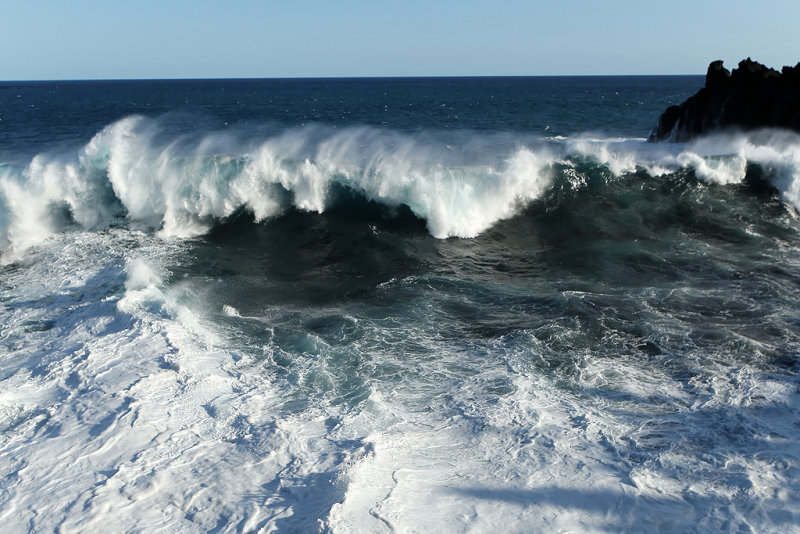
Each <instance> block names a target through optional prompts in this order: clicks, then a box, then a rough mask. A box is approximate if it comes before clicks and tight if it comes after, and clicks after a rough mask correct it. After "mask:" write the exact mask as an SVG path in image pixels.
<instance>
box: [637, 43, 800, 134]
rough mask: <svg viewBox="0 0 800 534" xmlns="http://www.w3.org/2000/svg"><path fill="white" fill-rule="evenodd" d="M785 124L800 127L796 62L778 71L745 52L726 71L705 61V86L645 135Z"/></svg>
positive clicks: (670, 109)
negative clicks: (730, 68) (739, 59)
mask: <svg viewBox="0 0 800 534" xmlns="http://www.w3.org/2000/svg"><path fill="white" fill-rule="evenodd" d="M766 127H772V128H787V129H791V130H795V131H799V132H800V63H798V64H797V65H795V66H794V67H783V70H782V72H778V71H776V70H774V69H770V68H767V67H765V66H764V65H762V64H760V63H758V62H755V61H752V60H751V59H750V58H747V59H745V60H743V61H741V62H739V66H738V68H736V69H733V72H729V71H728V70H727V69H726V68H725V67H723V66H722V61H714V62H712V63H711V64H710V65H709V66H708V73H707V74H706V86H705V87H704V88H702V89H700V90H699V91H698V92H697V94H695V95H694V96H692V97H690V98H689V99H688V100H686V102H684V103H683V104H681V105H680V106H670V107H668V108H667V109H666V111H664V113H663V114H662V115H661V118H660V119H659V121H658V126H656V128H655V129H654V130H653V131H652V132H651V133H650V139H649V140H650V141H664V140H670V141H687V140H689V139H691V138H693V137H695V136H697V135H700V134H704V133H708V132H712V131H718V130H726V129H740V130H751V129H754V128H766Z"/></svg>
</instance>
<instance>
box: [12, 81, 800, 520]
mask: <svg viewBox="0 0 800 534" xmlns="http://www.w3.org/2000/svg"><path fill="white" fill-rule="evenodd" d="M703 81H704V79H703V77H702V76H684V77H680V76H664V77H547V78H405V79H401V78H397V79H297V80H201V81H91V82H35V83H34V82H24V83H23V82H20V83H16V82H3V83H0V525H2V531H3V532H4V533H18V532H60V533H69V532H81V533H83V532H98V533H101V532H103V533H104V532H109V531H112V532H169V533H193V532H301V533H307V532H331V533H368V532H377V533H380V532H398V533H399V532H419V533H429V532H431V533H432V532H478V533H480V532H520V533H522V532H676V533H683V532H719V531H722V532H736V533H745V532H758V533H764V532H770V533H781V534H783V533H787V532H800V526H799V525H800V389H799V386H800V380H799V379H798V370H800V220H798V214H797V210H798V209H799V208H800V135H798V134H795V133H789V132H781V131H775V130H772V131H770V130H763V131H758V132H746V133H729V134H725V135H715V136H709V137H705V138H701V139H698V140H696V141H694V142H690V143H661V144H653V143H648V142H647V141H646V138H647V136H648V134H649V132H650V129H651V128H652V127H653V126H655V124H656V123H657V121H658V117H659V115H660V113H661V112H662V111H663V110H664V109H665V108H666V107H667V106H668V105H670V104H678V103H680V102H682V101H683V100H684V99H686V98H687V97H688V96H690V95H692V94H694V93H695V92H696V91H697V90H698V89H699V88H700V87H701V86H702V84H703Z"/></svg>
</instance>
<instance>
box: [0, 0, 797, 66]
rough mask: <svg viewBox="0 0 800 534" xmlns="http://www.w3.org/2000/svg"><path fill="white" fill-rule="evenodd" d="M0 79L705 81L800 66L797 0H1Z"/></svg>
mask: <svg viewBox="0 0 800 534" xmlns="http://www.w3.org/2000/svg"><path fill="white" fill-rule="evenodd" d="M0 20H2V21H3V25H2V26H3V29H2V31H0V79H3V80H32V79H94V78H225V77H296V76H297V77H306V76H459V75H551V74H552V75H562V74H703V73H704V72H705V69H706V66H707V65H708V63H709V62H710V61H711V60H714V59H723V60H725V63H726V65H727V66H728V67H733V66H734V65H735V64H736V63H737V62H738V61H739V60H741V59H743V58H744V57H748V56H750V57H752V58H753V59H755V60H758V61H761V62H762V63H765V64H767V65H769V66H773V67H778V68H779V67H780V66H782V65H785V64H792V65H794V64H796V63H797V62H798V61H800V31H798V30H797V25H798V22H800V1H798V0H762V1H760V2H756V1H754V0H749V1H740V0H725V1H722V0H693V1H687V0H671V1H660V2H649V1H647V0H635V1H634V0H605V1H589V0H551V1H547V2H536V1H518V0H495V1H494V2H488V1H471V0H463V1H459V2H456V1H449V2H445V1H439V0H427V1H421V0H406V1H405V2H399V1H395V2H382V1H379V0H374V1H372V2H367V1H363V2H362V1H354V0H340V1H333V0H332V1H329V2H322V1H314V0H307V1H303V0H295V1H294V2H283V3H278V2H268V1H260V2H259V1H253V0H241V1H237V0H230V1H227V2H224V1H221V0H218V1H211V0H194V1H189V0H160V1H151V0H138V1H122V0H105V1H97V0H72V1H70V2H61V1H58V0H52V1H49V2H46V1H42V0H24V1H20V0H2V2H0Z"/></svg>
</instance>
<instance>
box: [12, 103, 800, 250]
mask: <svg viewBox="0 0 800 534" xmlns="http://www.w3.org/2000/svg"><path fill="white" fill-rule="evenodd" d="M750 165H757V166H758V167H759V168H760V169H761V171H763V172H762V174H763V175H764V176H765V177H766V178H767V180H768V181H769V183H771V185H772V186H774V187H775V188H776V189H777V191H778V192H779V193H780V194H781V196H782V198H783V199H784V200H785V201H786V202H787V203H788V204H789V205H791V206H793V207H795V208H796V207H800V180H798V177H800V136H798V135H796V134H791V133H788V132H782V131H760V132H754V133H750V134H734V135H717V136H712V137H706V138H703V139H699V140H697V141H695V142H692V143H689V144H669V145H667V144H661V145H653V144H649V143H646V142H645V140H644V139H602V138H600V139H598V138H591V137H576V138H546V139H541V138H540V139H531V138H522V137H519V136H518V137H516V138H514V137H503V136H499V135H495V136H492V135H488V134H487V135H483V136H481V135H479V134H476V133H468V132H462V133H461V134H449V136H444V135H443V134H437V133H436V132H428V133H421V134H417V135H412V134H401V133H397V132H387V131H385V130H377V129H374V128H369V127H357V128H347V129H335V128H331V127H322V126H309V127H295V128H288V129H283V130H281V131H277V132H273V133H272V134H269V135H264V136H263V137H260V138H257V139H253V138H252V136H250V137H248V136H247V135H243V134H242V133H239V134H229V133H221V132H216V133H214V132H212V133H206V134H202V135H194V136H190V135H174V134H170V133H169V132H168V131H167V129H166V128H164V127H163V123H162V122H161V121H160V120H159V119H150V118H146V117H143V116H130V117H127V118H124V119H121V120H119V121H117V122H115V123H113V124H111V125H109V126H107V127H106V128H105V129H103V130H102V131H101V132H99V133H98V134H96V135H95V136H94V138H92V139H91V141H90V142H89V143H88V144H86V146H84V147H83V148H82V149H80V150H79V151H77V153H74V152H73V153H72V154H71V155H67V156H65V155H63V154H57V153H41V154H38V155H36V156H35V157H33V158H32V159H31V160H30V162H29V163H28V164H27V166H22V167H20V166H14V165H12V164H10V163H5V164H2V165H0V250H2V251H3V260H4V262H5V263H7V262H8V261H13V260H14V258H16V257H18V256H19V255H20V254H21V253H22V252H23V251H25V250H26V249H28V248H29V247H31V246H33V245H36V244H38V243H41V242H42V241H43V240H44V239H46V238H47V237H48V236H50V235H52V234H54V233H57V232H59V231H62V230H64V229H65V228H66V227H69V226H70V225H75V224H77V225H79V226H80V227H82V228H84V229H88V230H97V229H103V228H107V227H110V226H114V225H118V224H126V225H130V226H131V227H134V228H141V229H149V230H156V231H157V232H158V233H159V235H161V236H163V237H168V236H177V237H190V236H196V235H201V234H204V233H205V232H207V231H208V230H209V229H210V228H211V227H213V226H214V224H216V223H217V222H219V221H221V220H224V219H226V218H228V217H230V216H231V215H232V214H234V213H236V212H238V211H240V210H243V209H244V210H247V211H249V212H251V213H252V214H253V216H254V218H255V219H256V220H257V221H264V220H266V219H269V218H271V217H274V216H276V215H279V214H281V213H283V212H285V211H286V210H288V209H297V210H304V211H310V212H317V213H322V212H324V211H325V210H326V209H328V208H329V207H330V206H331V204H332V203H334V202H335V198H333V197H334V195H332V194H331V191H332V189H333V188H343V189H346V190H349V191H351V192H352V193H353V194H357V195H361V196H363V197H365V198H366V199H367V200H368V201H372V202H377V203H380V204H382V205H385V206H388V207H390V208H394V207H399V206H407V207H408V208H409V209H410V210H411V212H413V214H414V215H416V216H417V217H419V218H421V219H423V220H424V221H425V223H426V225H427V228H428V231H429V232H430V234H431V235H432V236H434V237H436V238H446V237H474V236H476V235H478V234H480V233H482V232H483V231H485V230H487V229H488V228H490V227H491V226H492V225H494V224H495V223H496V222H498V221H500V220H503V219H508V218H510V217H513V216H515V215H516V214H518V213H519V212H520V211H521V210H522V209H523V208H524V207H525V206H527V205H529V204H530V203H531V202H533V201H535V200H536V199H539V198H540V197H542V195H543V193H544V192H545V191H546V190H547V189H548V188H549V187H550V186H551V185H552V184H553V183H554V181H557V180H567V181H568V182H569V183H570V184H572V185H574V186H575V187H579V186H580V184H581V183H584V182H585V181H586V177H587V174H591V173H592V172H600V173H601V174H602V175H603V176H606V177H608V178H609V179H613V178H615V177H619V176H622V175H626V174H631V173H643V174H644V175H646V176H647V177H650V178H659V177H662V176H664V175H667V174H670V173H675V172H677V171H681V170H688V171H691V173H692V174H693V177H694V178H696V179H699V180H701V181H705V182H708V183H714V184H734V183H741V182H742V181H743V180H745V178H746V176H747V175H748V172H749V166H750ZM587 166H588V167H589V168H590V170H587Z"/></svg>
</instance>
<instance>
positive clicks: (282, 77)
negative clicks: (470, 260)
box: [0, 73, 705, 84]
mask: <svg viewBox="0 0 800 534" xmlns="http://www.w3.org/2000/svg"><path fill="white" fill-rule="evenodd" d="M680 77H705V73H702V74H497V75H495V74H479V75H473V74H457V75H420V76H415V75H397V76H369V75H367V76H260V77H250V76H240V77H208V78H179V77H176V78H168V77H163V78H60V79H59V78H52V79H51V78H41V79H31V80H2V79H0V84H11V83H46V82H167V81H175V82H180V81H184V82H191V81H198V82H200V81H244V80H404V79H405V80H414V79H458V78H466V79H469V78H680Z"/></svg>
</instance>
